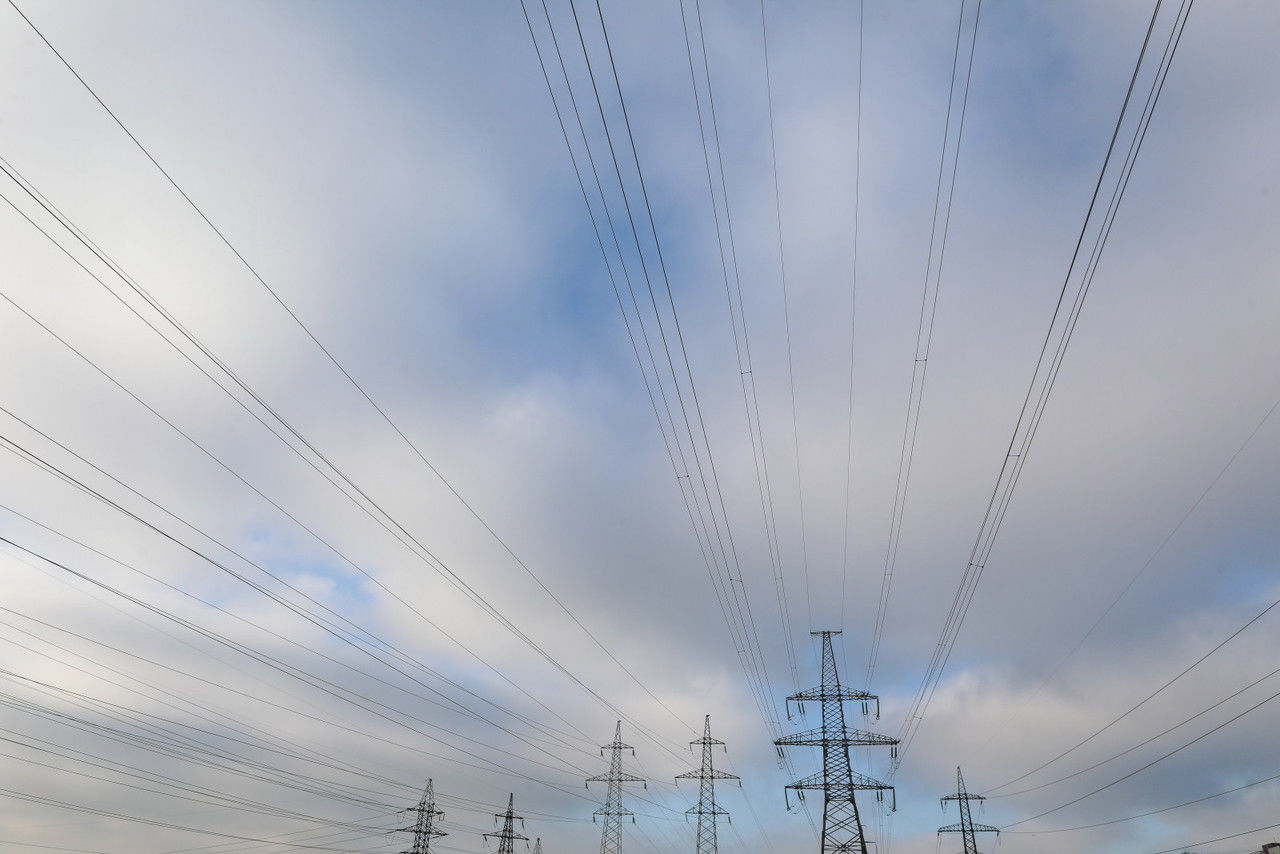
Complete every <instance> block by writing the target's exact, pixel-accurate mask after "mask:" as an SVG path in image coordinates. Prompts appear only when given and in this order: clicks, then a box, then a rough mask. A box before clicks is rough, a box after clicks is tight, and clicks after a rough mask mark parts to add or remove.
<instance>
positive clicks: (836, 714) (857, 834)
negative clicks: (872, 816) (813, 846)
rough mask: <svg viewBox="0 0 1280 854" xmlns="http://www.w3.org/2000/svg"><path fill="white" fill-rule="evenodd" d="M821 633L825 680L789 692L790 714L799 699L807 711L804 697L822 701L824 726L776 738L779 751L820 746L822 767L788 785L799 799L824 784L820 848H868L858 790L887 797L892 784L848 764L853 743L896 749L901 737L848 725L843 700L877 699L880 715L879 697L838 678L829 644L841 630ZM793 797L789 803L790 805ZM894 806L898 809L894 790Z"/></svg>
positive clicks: (840, 853) (830, 853) (830, 851)
mask: <svg viewBox="0 0 1280 854" xmlns="http://www.w3.org/2000/svg"><path fill="white" fill-rule="evenodd" d="M810 634H814V635H818V636H820V637H821V638H822V684H821V685H819V686H818V687H817V688H810V689H808V690H807V691H801V692H800V693H798V694H792V695H791V696H790V697H788V698H787V717H788V718H790V716H791V704H792V703H796V704H798V705H799V707H800V712H801V714H803V713H804V703H805V701H806V700H808V701H810V702H818V703H821V704H822V726H821V727H819V728H817V729H811V730H807V731H805V732H801V733H797V734H795V735H788V736H784V737H782V738H780V739H778V740H777V741H775V742H774V744H775V745H777V747H778V752H779V754H781V753H782V748H784V747H802V746H803V747H821V748H822V773H820V774H813V775H810V776H808V777H805V778H803V779H801V780H797V781H796V782H794V783H791V784H790V785H788V786H787V787H786V788H787V789H795V790H796V792H797V795H798V796H799V797H800V799H801V800H803V799H804V791H805V790H806V789H820V790H821V791H822V793H823V803H822V848H821V854H867V842H866V839H865V838H864V837H863V835H862V820H861V819H860V818H859V817H858V802H857V801H856V800H855V799H854V793H855V792H856V791H858V790H860V789H861V790H867V791H874V792H875V793H876V799H877V800H881V801H883V800H884V793H885V792H886V791H888V792H893V786H890V785H889V784H888V783H881V782H880V781H879V780H873V779H872V778H870V777H865V776H863V775H862V774H859V773H857V772H856V771H854V770H853V768H852V767H850V764H849V748H850V747H851V746H854V745H875V746H881V747H888V748H889V749H890V750H891V751H892V755H894V756H896V755H897V749H898V748H897V744H898V739H896V738H892V737H890V736H887V735H880V734H878V733H874V732H867V731H866V730H860V729H849V728H848V727H846V726H845V722H844V704H845V703H846V702H849V701H851V700H856V701H859V702H861V703H862V709H863V713H864V714H866V713H867V710H868V704H869V703H870V702H871V701H872V700H874V701H875V702H876V717H877V718H878V717H879V716H880V711H879V710H880V699H879V698H878V697H876V696H875V695H874V694H868V693H867V692H866V691H855V690H853V689H852V688H845V687H843V686H842V685H841V684H840V675H839V674H838V673H837V672H836V656H835V652H833V651H832V648H831V637H832V635H838V634H840V632H838V631H824V632H811V633H810ZM790 806H791V805H790V802H788V804H787V808H788V809H790ZM893 808H894V809H897V802H896V794H895V802H894V804H893Z"/></svg>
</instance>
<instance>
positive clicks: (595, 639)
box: [9, 0, 692, 729]
mask: <svg viewBox="0 0 1280 854" xmlns="http://www.w3.org/2000/svg"><path fill="white" fill-rule="evenodd" d="M9 5H10V6H12V7H13V9H14V11H16V12H17V13H18V15H19V16H21V18H22V19H23V20H24V21H25V22H26V23H27V25H28V26H29V27H30V28H31V30H32V31H33V32H34V33H35V34H36V35H37V36H38V37H39V38H40V40H41V41H42V42H43V43H44V44H45V45H46V46H47V47H48V48H49V50H50V51H52V52H53V54H54V55H55V56H56V57H57V58H58V59H59V61H61V63H62V64H63V66H65V67H66V69H67V70H68V71H69V72H71V74H72V75H73V76H74V77H75V78H76V80H77V81H79V83H80V84H81V86H82V87H83V88H84V89H85V91H86V92H88V93H89V95H90V96H92V98H93V99H94V101H96V102H97V103H98V105H99V106H101V107H102V109H103V110H104V111H105V112H106V113H107V115H108V116H110V117H111V119H112V121H114V122H115V124H116V125H117V126H118V127H119V128H120V130H122V131H123V132H124V133H125V135H126V136H128V138H129V139H130V141H131V142H133V144H134V145H135V146H136V147H137V149H138V150H139V151H140V152H142V154H143V155H144V156H145V157H146V158H147V160H148V161H150V162H151V164H152V165H153V166H155V168H156V169H157V170H158V171H159V172H160V174H161V175H163V176H164V178H165V179H166V180H167V181H168V182H169V184H170V185H171V186H172V187H173V188H174V190H176V191H177V192H178V194H179V195H181V196H182V198H183V199H184V200H185V201H186V202H187V204H188V205H189V206H190V208H191V209H192V210H193V211H194V212H195V213H196V214H197V215H198V216H199V217H200V219H201V220H203V221H204V223H205V224H206V225H208V226H209V228H210V229H211V230H212V231H213V232H214V234H216V235H217V236H218V238H219V240H221V242H222V243H223V245H225V246H226V247H227V249H229V250H230V251H231V252H232V254H233V255H235V257H236V259H237V260H238V261H239V262H240V264H241V265H242V266H243V267H244V268H245V269H246V270H247V271H248V272H249V273H250V274H251V275H252V276H253V278H254V279H255V280H256V281H257V282H258V283H259V284H261V285H262V287H263V288H264V289H265V290H266V291H267V293H268V294H270V295H271V297H272V299H274V300H275V302H276V303H277V304H278V305H279V306H280V307H281V308H282V309H283V310H284V311H285V313H287V314H288V315H289V317H290V318H291V319H292V320H293V322H294V323H295V324H296V325H297V327H298V328H299V329H301V330H302V332H303V333H305V334H306V337H307V338H309V339H310V340H311V342H312V343H313V344H315V346H316V347H317V348H318V349H319V350H320V351H321V352H322V353H323V354H324V356H325V358H326V359H328V361H329V362H330V363H331V364H332V365H333V366H334V367H335V368H336V369H337V370H338V371H339V372H340V373H341V374H342V376H343V377H344V378H345V379H346V380H347V382H348V383H349V384H350V385H351V386H352V387H353V388H354V389H355V390H356V391H357V392H359V394H360V396H361V397H363V398H364V399H365V401H366V402H368V404H369V405H370V406H371V407H372V408H373V409H374V411H376V412H377V413H378V415H379V416H380V418H381V419H382V420H383V421H384V422H385V423H386V424H387V426H389V427H390V428H391V429H392V430H393V431H394V432H395V433H396V435H397V436H399V437H400V439H401V440H402V441H403V442H404V443H405V445H406V446H407V447H408V448H409V449H410V450H411V451H412V452H413V454H414V455H415V456H416V457H417V458H418V459H419V460H420V461H421V462H422V463H423V464H424V465H425V466H426V467H427V468H428V469H429V470H430V471H431V473H432V474H433V475H435V476H436V478H437V479H438V480H439V481H440V482H441V483H442V484H443V485H444V486H445V487H446V488H447V489H448V490H449V492H450V493H452V494H453V496H454V497H455V498H457V500H458V501H459V502H460V503H461V504H462V506H463V507H465V508H466V509H467V511H468V512H469V513H470V514H471V515H472V516H473V517H474V518H475V519H476V521H477V522H479V523H480V525H481V526H482V527H483V528H484V529H485V531H487V532H488V534H489V535H490V536H491V537H492V538H493V539H494V540H495V541H496V542H497V543H498V545H499V546H501V547H502V549H503V550H504V551H505V552H506V553H507V554H508V555H509V556H510V557H511V559H512V560H513V561H515V563H516V565H517V566H519V567H520V569H521V570H523V571H524V573H525V574H526V575H527V576H529V578H531V579H532V580H533V581H534V583H535V584H536V585H537V586H538V588H539V589H540V590H542V592H543V593H544V594H546V596H547V597H548V598H550V599H551V601H552V602H554V603H555V605H556V606H557V607H558V608H559V609H560V610H561V612H563V613H564V614H565V616H567V617H568V618H569V619H570V620H571V621H572V622H573V623H574V625H576V626H577V627H578V628H579V629H580V630H581V631H582V632H583V633H584V634H585V635H586V636H587V637H588V638H590V640H591V641H592V643H593V644H595V646H596V647H597V648H599V649H600V651H601V652H603V653H604V654H605V655H606V656H607V657H608V658H609V659H610V660H611V661H612V662H613V663H614V664H616V665H617V666H618V667H619V668H620V669H621V670H622V671H623V673H625V674H626V675H627V676H628V678H630V679H631V680H632V681H633V682H634V683H635V684H636V685H637V686H639V687H640V688H641V689H642V690H643V691H645V693H646V694H647V695H648V696H649V697H650V698H651V699H652V700H654V701H655V702H656V703H657V704H658V705H659V706H660V707H662V708H663V709H664V710H665V711H667V712H668V713H669V714H671V715H672V716H673V717H675V718H676V720H677V721H679V722H680V723H682V724H684V725H685V726H686V727H687V728H690V729H691V728H692V727H691V725H690V724H688V723H687V722H686V721H682V720H680V719H679V717H678V716H676V714H675V712H673V711H672V710H671V709H670V708H668V707H667V706H666V704H665V703H663V702H662V700H661V699H659V698H658V697H657V695H656V694H654V692H653V691H652V689H651V688H649V686H648V685H646V684H644V683H643V682H641V681H640V679H639V677H637V676H636V674H635V672H634V671H633V670H631V668H629V667H628V666H627V665H625V664H624V663H623V662H622V661H620V660H619V659H618V658H617V656H616V655H615V654H614V653H613V651H612V650H610V649H609V648H608V647H606V646H605V644H604V642H603V641H601V640H600V638H599V636H598V635H596V634H595V633H594V632H593V631H592V630H591V629H589V628H588V627H587V626H586V625H585V624H584V623H583V622H582V621H581V619H579V617H578V615H577V614H575V613H574V612H573V610H572V609H571V608H569V606H568V605H566V604H565V602H564V601H563V600H562V599H561V598H560V597H559V596H557V595H556V594H555V592H554V591H552V590H551V588H550V587H548V586H547V584H546V583H545V582H544V581H543V580H542V578H541V577H539V576H538V574H537V573H535V572H534V571H533V570H532V569H530V567H529V566H528V564H527V563H526V562H525V561H524V560H523V559H522V558H521V557H520V556H519V555H518V554H516V552H515V551H514V550H513V549H512V547H511V546H510V545H509V544H508V543H507V542H506V540H504V539H503V538H502V537H501V536H499V534H498V532H497V531H496V530H494V528H493V527H492V525H490V523H489V522H488V521H487V520H486V519H485V518H484V517H483V516H481V515H480V513H479V511H478V510H477V509H476V508H475V506H474V505H472V504H471V502H469V501H468V500H467V499H466V498H465V497H464V496H463V495H462V493H461V492H460V491H459V490H458V489H457V487H455V486H454V485H453V483H451V482H450V481H449V480H448V479H447V478H445V476H444V475H443V474H442V473H441V472H440V470H439V469H438V468H437V467H436V466H435V464H433V463H432V462H431V461H430V460H429V459H428V458H427V456H426V454H425V453H424V452H423V451H422V450H421V448H419V446H418V445H417V444H416V443H414V441H413V440H412V439H410V438H409V436H408V435H407V434H406V433H405V432H404V430H403V429H401V427H400V426H399V425H398V424H397V423H396V422H395V421H394V420H392V418H391V416H390V415H389V414H388V413H387V411H386V409H384V408H383V406H382V405H381V404H379V403H378V402H377V401H376V400H375V399H374V398H373V396H372V395H370V393H369V392H368V391H367V390H366V389H365V388H364V386H363V385H361V384H360V382H359V381H357V380H356V378H355V377H354V376H353V375H352V374H351V372H350V371H349V370H348V369H347V368H346V367H345V366H343V364H342V363H341V362H340V361H339V360H338V358H337V357H336V356H335V355H334V354H333V352H332V351H331V350H330V349H329V348H328V347H326V346H325V344H324V343H323V342H322V341H321V340H320V339H319V338H318V337H317V336H316V334H315V332H314V331H313V330H312V329H311V328H310V327H309V326H308V325H307V324H306V323H305V322H304V321H303V320H302V318H301V317H300V316H299V315H298V314H297V312H296V311H294V309H293V308H292V307H291V306H290V305H289V304H288V303H287V302H285V300H284V298H283V297H282V296H281V295H280V293H279V291H277V290H276V289H275V288H273V287H272V286H271V285H270V284H268V282H267V280H266V279H265V278H264V277H263V276H262V275H261V274H260V273H259V272H258V270H257V269H256V268H255V267H254V266H253V265H252V264H251V263H250V262H249V260H248V259H247V258H246V257H245V256H244V255H243V254H242V253H241V252H240V250H239V249H237V248H236V247H235V245H234V244H232V242H231V240H230V238H228V237H227V235H226V233H225V232H224V231H223V230H222V229H220V228H219V227H218V226H217V225H215V224H214V222H213V221H212V220H211V219H210V218H209V216H208V215H207V214H206V213H205V211H204V209H203V208H201V207H200V206H199V205H198V204H197V203H196V202H195V200H194V199H193V198H192V197H191V196H190V195H189V194H188V193H187V191H186V190H184V189H183V188H182V186H181V185H180V184H178V182H177V180H176V179H175V178H174V177H173V175H172V174H170V172H169V171H168V170H167V169H165V168H164V167H163V166H162V165H160V162H159V161H158V160H157V159H156V158H155V156H154V155H153V154H152V153H151V151H150V150H149V149H148V148H147V147H146V146H145V145H143V143H142V141H141V140H140V139H138V137H137V136H135V135H134V133H133V131H131V130H130V129H129V128H128V126H126V125H125V124H124V122H123V120H121V118H120V117H119V115H117V114H116V112H115V111H114V110H112V109H111V108H110V107H109V106H107V104H106V102H105V101H103V100H102V98H101V97H100V96H99V95H98V93H97V92H96V91H95V90H94V89H93V87H91V86H90V85H89V83H88V81H87V80H85V78H84V77H83V76H82V75H81V74H80V73H79V72H78V71H77V70H76V69H75V68H74V67H73V66H72V65H71V63H70V61H69V60H67V58H66V57H65V56H64V55H63V54H62V52H61V51H59V50H58V49H57V48H56V47H54V45H53V43H52V42H50V41H49V39H48V38H47V37H46V36H45V35H44V33H43V32H41V30H40V29H39V28H38V27H37V26H36V25H35V23H34V22H33V21H32V20H31V19H30V18H29V17H27V15H26V13H24V12H23V11H22V9H21V8H19V6H18V5H17V2H16V0H9Z"/></svg>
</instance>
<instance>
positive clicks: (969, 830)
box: [938, 766, 1000, 854]
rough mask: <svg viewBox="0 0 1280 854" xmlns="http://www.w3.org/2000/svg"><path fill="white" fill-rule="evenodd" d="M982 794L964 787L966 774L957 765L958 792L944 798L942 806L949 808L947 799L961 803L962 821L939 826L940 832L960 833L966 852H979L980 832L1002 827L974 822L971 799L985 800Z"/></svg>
mask: <svg viewBox="0 0 1280 854" xmlns="http://www.w3.org/2000/svg"><path fill="white" fill-rule="evenodd" d="M985 800H986V798H984V797H983V796H982V795H971V794H969V793H968V792H966V791H965V789H964V775H963V774H961V773H960V768H959V766H957V767H956V793H955V794H954V795H947V796H946V797H945V798H943V799H942V808H943V809H944V810H945V809H946V808H947V801H955V802H957V803H958V804H960V822H959V823H958V824H948V825H944V826H942V827H940V828H938V833H940V834H941V833H958V834H960V837H961V839H963V840H964V854H978V834H979V833H995V834H999V833H1000V828H998V827H992V826H991V825H989V824H974V822H973V813H972V811H971V810H970V809H969V801H985Z"/></svg>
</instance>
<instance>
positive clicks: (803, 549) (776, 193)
mask: <svg viewBox="0 0 1280 854" xmlns="http://www.w3.org/2000/svg"><path fill="white" fill-rule="evenodd" d="M765 18H766V16H765V11H764V0H760V39H761V41H762V42H763V43H764V80H765V92H766V93H767V95H768V102H769V162H770V164H771V166H772V170H773V212H774V219H775V220H776V222H777V225H778V270H779V283H780V284H781V287H782V318H783V329H784V331H785V333H786V342H787V388H788V390H789V393H790V400H791V439H792V446H793V449H794V452H795V459H796V501H797V503H798V504H799V510H800V554H801V560H802V564H803V566H804V599H805V606H806V609H807V611H808V616H809V630H810V631H812V630H813V593H812V590H811V588H810V585H809V544H808V534H807V532H806V530H805V527H806V526H805V515H804V475H803V471H804V469H803V466H802V465H801V461H800V423H799V420H798V418H797V416H796V378H795V362H794V359H793V358H792V350H791V297H790V292H789V290H788V287H787V253H786V248H785V246H784V241H783V238H782V190H781V187H780V182H779V179H778V138H777V131H776V129H775V127H774V121H773V71H772V69H771V68H770V65H769V32H768V27H767V25H766V23H765ZM859 61H861V54H859ZM792 667H793V668H794V667H795V664H794V663H793V664H792Z"/></svg>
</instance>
